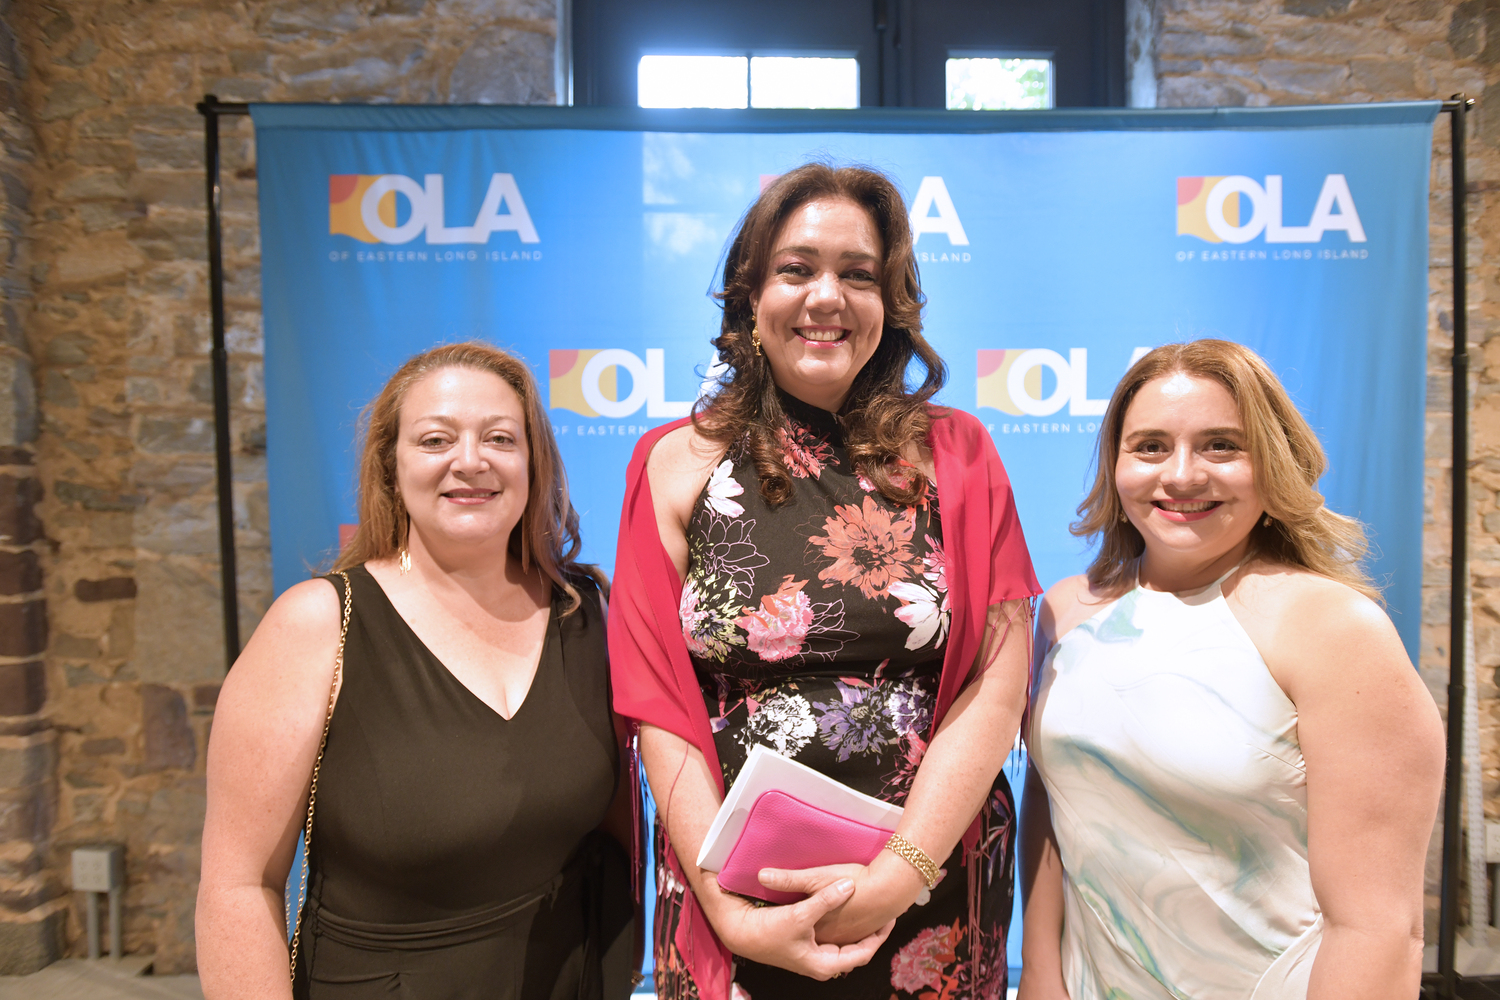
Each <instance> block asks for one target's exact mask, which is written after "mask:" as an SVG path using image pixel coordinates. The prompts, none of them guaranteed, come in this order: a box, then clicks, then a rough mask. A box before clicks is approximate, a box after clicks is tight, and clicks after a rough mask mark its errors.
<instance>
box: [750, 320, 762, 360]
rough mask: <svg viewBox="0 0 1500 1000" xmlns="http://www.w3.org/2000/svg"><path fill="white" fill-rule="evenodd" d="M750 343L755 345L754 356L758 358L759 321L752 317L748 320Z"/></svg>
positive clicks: (759, 354)
mask: <svg viewBox="0 0 1500 1000" xmlns="http://www.w3.org/2000/svg"><path fill="white" fill-rule="evenodd" d="M750 343H752V344H754V345H755V356H756V357H757V358H758V357H760V356H761V353H760V321H759V320H758V319H755V318H754V317H752V318H751V320H750Z"/></svg>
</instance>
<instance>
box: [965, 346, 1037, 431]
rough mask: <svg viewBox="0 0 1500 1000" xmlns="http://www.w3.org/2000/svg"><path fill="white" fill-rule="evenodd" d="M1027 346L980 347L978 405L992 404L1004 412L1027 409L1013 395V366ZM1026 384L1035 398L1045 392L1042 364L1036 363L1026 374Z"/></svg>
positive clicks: (977, 384) (1015, 414) (1027, 389)
mask: <svg viewBox="0 0 1500 1000" xmlns="http://www.w3.org/2000/svg"><path fill="white" fill-rule="evenodd" d="M1025 353H1026V350H1025V349H1024V348H1009V349H1006V350H980V351H979V352H978V354H979V357H978V363H979V378H978V380H977V381H976V384H975V390H976V393H977V396H978V398H977V400H976V402H975V405H976V406H990V407H993V408H995V409H997V410H999V411H1000V412H1002V413H1009V414H1011V415H1013V416H1017V417H1019V416H1021V415H1022V414H1023V413H1024V412H1026V411H1024V410H1022V409H1021V408H1020V407H1019V406H1017V405H1016V403H1015V400H1014V399H1012V398H1011V395H1010V385H1009V382H1010V369H1011V367H1012V366H1013V365H1014V364H1015V363H1016V359H1017V358H1019V357H1020V356H1021V355H1023V354H1025ZM1023 385H1025V387H1026V392H1027V393H1028V394H1030V396H1031V398H1032V399H1040V398H1041V396H1042V366H1040V365H1036V366H1033V367H1032V368H1031V370H1030V371H1028V372H1027V373H1026V375H1025V379H1024V382H1023Z"/></svg>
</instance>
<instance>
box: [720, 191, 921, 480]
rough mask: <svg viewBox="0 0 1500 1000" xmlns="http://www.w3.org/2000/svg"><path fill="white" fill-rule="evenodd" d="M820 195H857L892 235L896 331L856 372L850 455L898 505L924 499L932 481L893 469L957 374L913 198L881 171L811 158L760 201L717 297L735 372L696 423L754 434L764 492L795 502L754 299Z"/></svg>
mask: <svg viewBox="0 0 1500 1000" xmlns="http://www.w3.org/2000/svg"><path fill="white" fill-rule="evenodd" d="M816 198H847V199H849V200H850V201H853V202H854V203H855V204H857V205H859V206H861V207H862V208H864V209H865V211H867V212H869V213H870V217H871V219H872V220H873V221H874V223H875V229H876V231H877V232H878V233H879V234H880V241H881V246H882V248H883V256H884V259H883V260H882V262H881V269H880V293H881V296H880V297H881V302H882V303H883V305H884V308H885V323H884V328H883V330H882V331H881V336H880V344H879V346H878V347H877V348H876V349H875V353H874V354H873V355H872V356H871V357H870V360H869V361H867V362H866V363H865V366H864V367H863V368H862V369H860V371H859V373H858V374H857V375H856V376H855V377H854V385H853V387H852V388H851V390H850V392H849V398H848V401H847V402H846V403H845V404H844V409H843V413H842V416H841V423H842V424H843V429H844V439H845V442H846V444H847V445H848V448H849V457H850V460H851V461H852V462H853V463H854V464H855V465H856V466H858V467H859V468H861V469H862V470H863V472H864V473H865V475H866V476H868V477H869V479H870V481H871V482H872V483H874V485H875V487H876V488H877V489H878V490H879V491H880V493H881V494H882V495H883V496H885V497H886V498H887V499H889V500H891V501H893V502H895V503H914V502H916V500H917V499H918V498H919V497H920V496H922V494H923V493H924V492H925V491H926V488H927V481H926V478H925V477H924V476H922V475H921V474H920V473H913V472H912V470H910V469H903V470H902V472H903V473H906V474H903V475H897V476H895V477H893V476H892V475H891V474H890V470H891V467H893V466H894V465H895V464H897V463H898V462H899V461H900V460H901V459H902V458H903V456H904V455H905V454H906V453H907V452H909V451H910V450H911V445H913V444H920V443H922V442H924V441H925V440H926V439H927V432H928V430H929V428H930V419H929V417H928V411H927V401H928V400H929V399H931V398H932V396H933V394H934V393H936V392H937V391H938V390H939V389H941V388H942V387H943V383H944V381H946V380H947V375H948V373H947V368H946V367H945V366H944V364H943V359H942V358H940V357H938V354H937V352H936V351H934V350H933V349H932V347H931V346H930V345H929V344H928V343H927V341H926V340H925V339H924V338H923V337H922V305H923V303H924V302H925V301H926V299H925V298H924V296H923V295H922V286H921V283H920V282H919V281H918V278H917V259H916V254H915V253H914V252H913V250H912V235H911V223H910V222H909V221H908V219H907V214H906V203H905V202H904V201H903V200H902V198H901V192H900V191H898V190H897V189H896V185H895V184H893V183H892V182H891V180H890V179H889V178H888V177H886V176H885V175H884V174H882V173H880V172H879V171H876V170H871V169H868V168H866V167H838V168H835V167H831V166H829V165H827V164H825V163H808V164H804V165H803V166H800V167H798V168H797V169H796V170H793V171H791V172H790V173H787V174H782V175H781V177H780V178H778V179H777V180H776V182H775V183H773V184H772V185H771V186H770V187H768V188H766V190H765V191H764V192H762V193H761V196H760V197H759V198H758V199H756V202H755V204H753V205H751V206H750V209H749V211H747V212H746V213H745V217H744V218H743V219H741V220H740V224H739V228H738V230H737V232H736V233H735V236H734V239H733V241H732V242H731V243H730V246H729V253H728V255H727V256H726V257H725V260H724V285H723V289H722V290H721V291H719V292H717V293H716V294H715V297H716V298H717V299H718V300H719V301H720V303H721V304H722V305H723V308H724V318H723V320H722V322H721V324H720V332H719V336H718V337H717V338H716V339H715V340H714V347H716V348H718V351H719V360H720V361H721V362H723V363H724V364H725V365H726V366H727V370H726V371H725V373H724V375H723V376H722V377H721V378H720V380H719V389H718V391H717V392H716V393H715V394H714V395H712V396H711V397H707V398H700V399H699V400H698V402H697V404H696V405H695V406H694V408H693V421H694V423H695V424H696V425H697V427H698V429H699V431H700V432H701V433H703V434H704V436H706V437H708V438H709V439H711V440H714V441H718V442H721V443H724V444H728V445H733V444H735V443H737V442H739V441H741V440H743V441H744V442H745V446H746V449H747V452H748V454H749V456H750V457H751V459H752V460H753V461H754V463H755V471H756V474H757V476H758V477H759V479H760V493H761V496H762V497H764V498H765V500H766V502H767V503H768V504H770V505H771V506H772V507H777V506H780V505H781V504H783V503H785V502H786V501H787V500H788V499H790V498H791V491H792V483H791V477H790V476H789V475H788V473H787V470H786V465H785V464H784V463H783V461H782V458H781V448H780V446H779V441H778V437H779V435H780V434H781V433H783V431H784V428H785V426H786V415H785V413H783V411H782V407H781V402H780V400H779V399H778V398H777V395H776V382H775V380H774V379H773V378H772V377H771V365H770V363H769V362H768V361H767V360H766V358H765V357H764V356H761V355H758V354H756V352H755V347H754V344H753V343H752V341H751V330H752V329H753V328H754V326H755V311H754V309H753V307H752V306H751V299H752V298H753V297H754V295H755V294H756V293H757V292H759V291H760V288H761V285H762V284H763V283H764V281H765V277H766V270H767V268H768V267H769V266H770V257H771V252H772V251H773V250H774V249H775V247H774V241H775V239H776V234H777V233H778V232H780V230H781V227H782V224H783V223H785V222H786V220H787V219H788V218H789V217H790V216H791V214H792V213H793V212H795V211H796V210H797V209H798V208H801V207H802V206H803V205H805V204H807V203H808V202H809V201H812V200H814V199H816ZM913 361H915V362H916V363H917V364H918V365H919V366H920V367H921V368H922V370H923V372H924V375H923V378H922V382H921V384H920V385H919V386H917V387H916V388H915V389H910V388H908V386H907V380H906V374H907V368H908V367H909V366H910V365H911V363H912V362H913Z"/></svg>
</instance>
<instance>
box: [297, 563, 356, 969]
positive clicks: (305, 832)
mask: <svg viewBox="0 0 1500 1000" xmlns="http://www.w3.org/2000/svg"><path fill="white" fill-rule="evenodd" d="M334 575H335V576H337V577H339V579H341V580H343V581H344V620H343V623H342V624H341V625H340V626H339V651H338V653H337V654H336V655H335V656H334V658H333V684H332V685H331V686H330V687H329V689H328V713H327V714H326V715H324V717H323V738H322V739H320V740H319V741H318V756H317V759H316V760H314V761H313V769H312V784H311V785H309V786H308V790H307V824H306V825H305V826H304V827H303V828H302V879H301V885H300V886H299V887H298V889H297V924H296V926H295V927H294V928H292V952H291V970H290V972H291V978H292V982H293V983H294V984H295V983H296V982H297V947H298V945H300V944H301V943H302V911H303V910H304V909H305V908H306V905H305V904H306V903H307V872H308V868H309V862H308V857H309V855H310V854H311V852H312V823H313V806H314V805H316V804H317V801H318V771H319V769H320V768H322V766H323V748H324V747H326V746H328V727H329V726H330V725H332V724H333V699H334V698H335V697H336V696H337V695H338V690H339V678H340V677H341V676H342V675H343V672H344V640H345V639H347V638H348V637H349V612H350V610H351V609H352V608H353V607H354V588H353V587H352V586H351V585H350V583H349V574H348V573H345V572H344V571H343V570H340V571H339V572H338V573H336V574H334ZM286 922H287V923H289V924H290V923H291V922H292V901H291V900H290V899H288V900H287V901H286Z"/></svg>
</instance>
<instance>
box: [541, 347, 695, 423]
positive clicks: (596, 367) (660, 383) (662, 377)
mask: <svg viewBox="0 0 1500 1000" xmlns="http://www.w3.org/2000/svg"><path fill="white" fill-rule="evenodd" d="M547 353H548V359H547V360H548V374H549V375H550V376H551V378H550V384H549V390H550V391H549V398H548V403H549V405H550V406H551V408H552V409H554V410H572V411H573V412H574V413H577V414H579V415H580V416H585V417H609V418H611V419H619V418H621V417H628V416H631V415H632V414H634V413H635V412H637V411H638V410H640V408H641V407H642V406H645V407H646V416H648V417H662V418H672V417H685V416H687V415H688V413H689V412H691V411H692V408H693V403H692V401H691V400H687V401H672V400H669V399H667V398H666V396H667V390H666V384H667V380H666V360H665V354H664V353H663V352H662V350H661V348H659V347H648V348H646V360H645V361H642V360H641V359H640V357H639V356H638V355H636V354H633V353H631V352H630V351H626V350H622V349H620V348H618V347H610V348H606V349H604V350H566V351H548V352H547ZM622 370H623V372H624V374H625V376H626V377H627V378H628V379H629V380H630V391H629V392H628V393H625V394H624V395H623V396H622V395H621V382H622V379H621V377H620V375H621V372H622Z"/></svg>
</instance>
